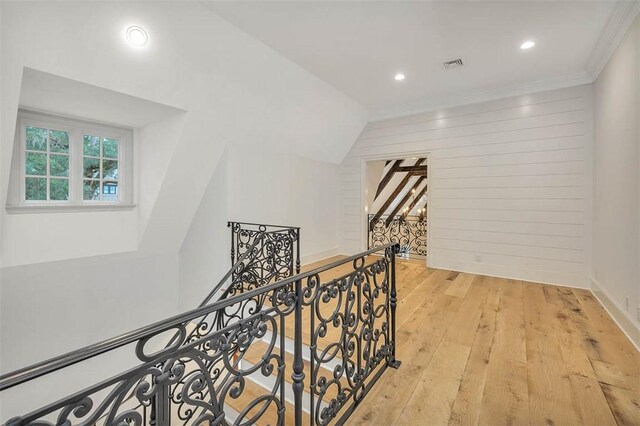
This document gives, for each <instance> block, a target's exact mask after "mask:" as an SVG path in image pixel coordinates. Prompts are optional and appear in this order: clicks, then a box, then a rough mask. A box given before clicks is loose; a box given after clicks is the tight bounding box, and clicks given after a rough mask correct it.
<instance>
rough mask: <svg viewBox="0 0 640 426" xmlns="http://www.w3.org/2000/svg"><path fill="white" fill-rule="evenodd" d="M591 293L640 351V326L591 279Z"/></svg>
mask: <svg viewBox="0 0 640 426" xmlns="http://www.w3.org/2000/svg"><path fill="white" fill-rule="evenodd" d="M591 292H592V293H593V295H594V296H595V297H596V298H597V299H598V301H599V302H600V304H601V305H602V306H603V307H604V309H605V310H606V311H607V312H608V313H609V316H610V317H611V318H613V320H614V321H615V323H616V324H618V327H620V329H621V330H622V332H623V333H624V334H625V335H626V336H627V337H628V338H629V340H630V341H631V343H633V345H634V346H635V347H636V349H638V350H639V351H640V325H638V324H637V322H636V321H634V320H633V318H632V317H631V316H630V315H629V313H628V312H627V311H626V310H625V309H623V308H622V306H620V305H619V304H618V303H617V302H616V301H615V300H614V299H613V298H612V297H611V296H610V295H609V293H608V292H607V291H606V290H605V289H604V288H603V287H602V286H601V285H600V284H599V283H598V282H597V281H596V280H595V279H593V278H592V279H591Z"/></svg>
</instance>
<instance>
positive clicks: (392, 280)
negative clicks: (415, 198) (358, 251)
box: [389, 244, 400, 368]
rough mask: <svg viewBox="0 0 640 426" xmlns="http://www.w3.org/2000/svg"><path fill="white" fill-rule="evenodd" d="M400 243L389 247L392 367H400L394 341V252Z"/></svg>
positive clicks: (395, 298)
mask: <svg viewBox="0 0 640 426" xmlns="http://www.w3.org/2000/svg"><path fill="white" fill-rule="evenodd" d="M399 248H400V245H398V244H395V245H394V246H392V247H391V277H390V279H391V292H390V295H389V306H390V308H391V342H392V345H393V346H392V347H391V359H390V361H389V366H390V367H392V368H398V367H400V361H398V360H397V359H396V347H397V346H398V342H397V341H396V306H397V304H398V294H397V291H396V253H397V252H398V249H399Z"/></svg>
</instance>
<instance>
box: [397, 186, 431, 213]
mask: <svg viewBox="0 0 640 426" xmlns="http://www.w3.org/2000/svg"><path fill="white" fill-rule="evenodd" d="M428 186H429V185H428V184H427V185H425V186H424V188H422V189H421V190H420V192H418V193H417V194H416V198H414V199H413V201H411V204H409V210H408V211H407V213H411V210H413V208H414V207H415V206H416V204H417V203H418V201H420V198H422V196H423V195H424V194H425V193H426V192H427V187H428ZM425 207H426V204H425ZM402 217H403V218H405V217H407V215H406V214H405V213H402Z"/></svg>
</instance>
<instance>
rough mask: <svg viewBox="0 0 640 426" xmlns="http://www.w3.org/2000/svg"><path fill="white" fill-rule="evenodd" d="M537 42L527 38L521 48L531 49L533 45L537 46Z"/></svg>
mask: <svg viewBox="0 0 640 426" xmlns="http://www.w3.org/2000/svg"><path fill="white" fill-rule="evenodd" d="M535 45H536V44H535V42H533V41H531V40H527V41H525V42H524V43H522V44H521V45H520V49H522V50H527V49H531V48H532V47H533V46H535Z"/></svg>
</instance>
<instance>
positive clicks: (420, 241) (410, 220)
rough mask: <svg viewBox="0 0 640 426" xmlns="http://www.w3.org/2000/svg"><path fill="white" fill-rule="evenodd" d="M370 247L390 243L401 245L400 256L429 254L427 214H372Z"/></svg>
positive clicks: (368, 228) (369, 231)
mask: <svg viewBox="0 0 640 426" xmlns="http://www.w3.org/2000/svg"><path fill="white" fill-rule="evenodd" d="M367 230H368V236H367V241H368V248H375V247H381V246H383V245H385V244H389V243H397V244H399V245H400V252H399V254H400V256H403V257H406V256H410V255H412V256H414V257H421V258H423V257H426V256H427V216H426V215H420V216H405V215H398V216H379V217H375V215H372V214H370V215H369V220H368V226H367Z"/></svg>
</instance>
